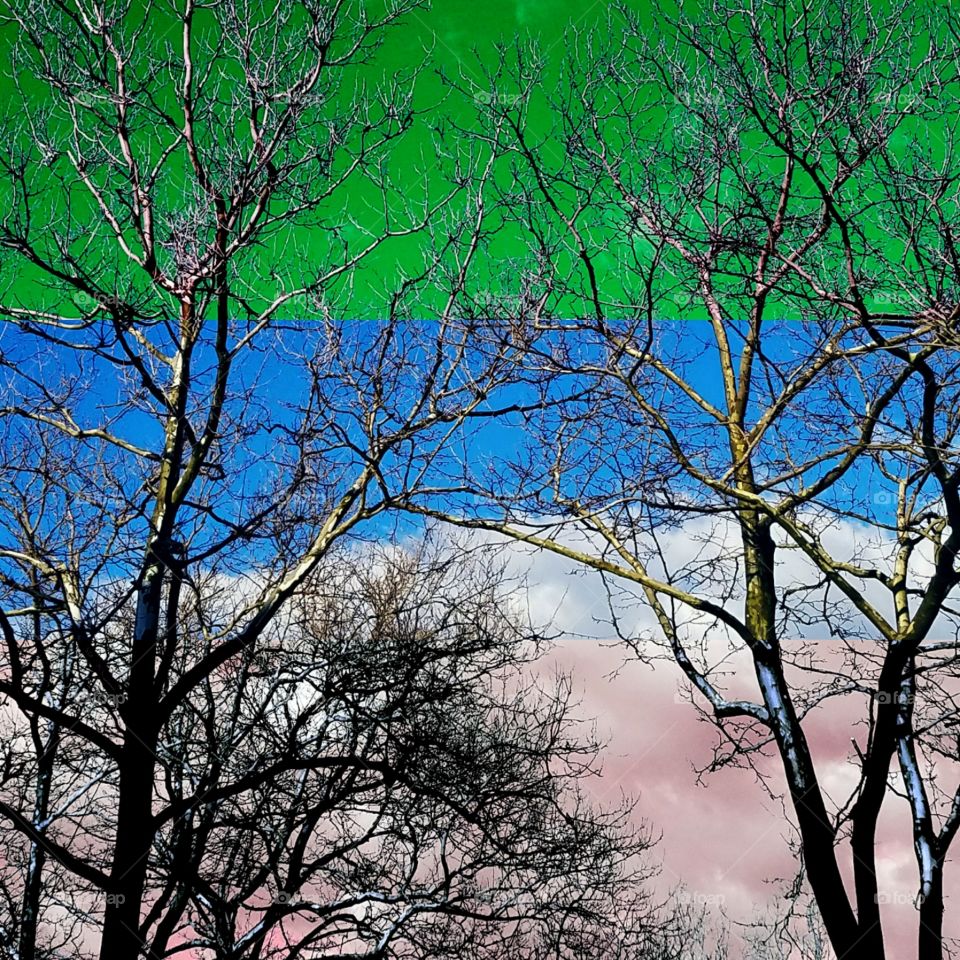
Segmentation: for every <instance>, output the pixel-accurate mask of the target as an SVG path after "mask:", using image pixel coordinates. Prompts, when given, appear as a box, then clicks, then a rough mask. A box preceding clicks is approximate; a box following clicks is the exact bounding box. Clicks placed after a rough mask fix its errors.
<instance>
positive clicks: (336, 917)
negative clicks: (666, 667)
mask: <svg viewBox="0 0 960 960" xmlns="http://www.w3.org/2000/svg"><path fill="white" fill-rule="evenodd" d="M510 586H511V584H509V583H508V582H507V581H505V580H504V579H503V577H502V575H501V574H500V572H499V570H498V568H497V566H496V565H494V564H493V563H492V562H491V560H490V559H489V557H484V556H483V555H481V554H477V553H473V554H465V553H464V552H462V551H457V550H452V549H449V548H447V549H444V550H442V552H441V550H440V548H439V547H437V546H434V545H431V544H430V543H426V544H420V545H419V546H417V547H416V552H415V553H411V552H408V551H404V550H402V549H399V548H395V549H390V550H386V549H378V550H373V549H360V550H354V551H352V552H348V551H341V552H339V553H337V554H336V555H332V554H331V555H328V556H327V558H326V559H325V562H324V563H323V564H322V565H321V566H320V567H319V568H318V569H317V570H316V571H315V572H314V573H313V574H312V575H311V576H310V577H309V578H308V579H307V581H306V582H305V583H304V584H303V585H302V587H301V588H300V589H299V590H298V591H297V593H296V594H295V595H294V597H293V598H292V600H291V603H290V605H289V606H288V608H287V610H286V612H285V615H283V616H282V617H281V618H280V619H279V620H277V621H275V622H274V623H273V625H272V626H271V628H269V629H268V630H266V631H265V633H264V635H263V637H262V638H261V641H260V643H258V644H257V645H255V646H254V645H250V646H247V647H245V648H244V650H243V651H242V652H241V654H240V655H239V656H237V657H236V658H233V659H232V660H231V661H229V662H227V663H225V664H224V665H223V667H222V669H220V670H218V671H216V672H215V673H213V674H211V675H208V676H206V677H205V678H204V680H203V682H202V683H200V684H198V685H197V686H196V687H195V688H194V689H193V690H192V691H191V693H190V695H189V696H188V697H186V698H185V700H184V702H183V703H182V704H181V705H179V706H178V708H177V709H176V710H175V711H174V712H173V714H172V715H171V717H170V719H169V720H168V721H167V722H166V723H165V724H164V725H163V728H162V729H161V731H160V735H159V737H158V743H157V748H156V774H155V799H154V804H153V826H154V840H153V844H152V847H151V850H150V852H149V855H148V858H147V871H146V874H147V879H146V884H145V893H144V904H143V906H144V915H143V917H142V920H141V922H140V924H139V932H140V936H141V937H142V938H143V939H144V940H145V941H147V946H146V948H145V950H144V953H146V955H148V956H157V957H160V956H190V957H213V958H218V960H225V958H236V960H240V958H264V960H266V958H270V957H284V958H288V957H289V958H293V957H301V956H317V955H322V956H332V955H340V954H344V953H347V954H349V955H351V956H371V957H374V956H376V957H379V956H405V957H442V956H451V957H452V956H475V957H483V956H491V957H493V956H496V957H503V956H523V957H537V956H545V955H549V956H564V955H580V954H578V953H577V949H578V948H579V946H580V945H582V944H584V943H593V944H601V943H606V944H608V945H614V944H616V949H615V950H614V951H612V952H611V953H610V955H611V956H617V955H622V956H629V957H639V956H653V955H654V954H653V951H654V950H663V951H665V952H664V953H663V954H660V955H665V956H677V955H679V951H680V949H681V947H680V944H679V942H678V935H679V926H678V921H679V919H680V918H671V917H669V916H668V915H666V914H661V915H658V913H657V910H656V905H655V903H654V902H653V901H652V899H651V898H650V896H649V894H646V893H645V892H644V886H643V884H642V883H641V882H640V881H641V880H642V879H644V878H645V876H646V874H647V870H648V868H647V867H646V866H645V865H644V863H643V860H642V858H641V856H642V854H643V852H644V850H645V849H646V848H647V847H648V845H649V841H648V840H647V839H646V837H645V835H643V834H641V833H637V832H636V831H635V829H633V828H631V827H630V826H629V820H628V818H629V815H630V809H629V807H624V808H622V809H620V810H618V811H611V812H610V813H607V814H601V813H597V812H595V811H594V810H592V809H591V807H590V805H589V804H588V803H587V801H586V800H585V796H584V794H583V792H582V787H581V781H582V780H583V779H584V778H586V777H589V776H591V775H592V774H593V766H594V764H595V762H596V756H597V753H596V746H595V745H592V744H591V743H590V742H589V739H588V738H587V736H586V732H585V731H583V730H578V729H577V727H578V726H579V724H577V723H575V722H574V720H573V718H572V714H571V712H570V707H571V701H570V698H569V683H568V682H567V680H566V679H565V678H563V677H556V676H554V677H553V678H552V679H548V678H546V677H544V678H542V679H539V680H538V679H537V676H536V674H535V672H534V670H533V666H534V664H535V661H536V659H537V658H538V657H539V655H540V653H541V652H542V645H543V640H542V638H541V637H540V636H539V635H538V634H537V633H535V632H532V631H531V629H530V628H528V627H526V626H525V625H524V621H523V620H522V618H521V614H522V608H521V607H520V605H519V603H518V602H517V600H516V599H511V598H510V596H509V595H508V588H509V587H510ZM247 587H248V585H244V584H237V583H234V584H230V583H225V582H224V579H223V578H222V577H217V576H206V577H203V578H202V580H198V582H196V583H195V584H194V585H193V589H192V591H191V592H192V594H193V600H192V602H191V604H187V605H186V609H185V610H183V611H182V620H181V622H180V631H181V634H180V635H181V645H182V648H185V649H189V648H191V647H193V646H195V645H199V644H202V642H203V641H202V633H203V631H204V628H205V623H206V622H208V621H209V620H212V619H214V618H217V617H218V616H224V617H229V616H231V613H230V611H231V608H232V607H234V606H235V605H236V604H238V603H242V602H243V597H242V596H238V594H242V593H244V592H247V593H248V592H249V589H247ZM201 598H202V603H200V602H199V601H200V599H201ZM192 604H196V607H195V609H193V610H191V609H190V607H191V605H192ZM200 611H202V615H200ZM115 619H116V618H115ZM127 619H128V621H129V623H128V625H127V626H125V627H124V629H122V630H117V631H116V633H115V634H114V638H115V640H116V641H117V642H120V641H122V638H123V637H124V636H125V635H126V634H127V632H128V630H129V625H132V622H133V613H132V611H131V612H130V615H129V617H128V618H127ZM47 641H48V643H47V646H48V648H52V649H60V648H64V649H67V650H69V649H70V644H71V641H70V637H69V636H68V635H64V636H63V637H61V638H58V639H57V640H54V638H52V637H47ZM184 659H186V658H184ZM178 666H179V665H175V667H174V669H175V670H177V668H178ZM83 713H84V716H85V717H86V718H87V722H90V723H93V722H95V723H96V726H97V727H98V728H99V729H102V730H107V731H109V730H112V729H114V728H116V727H119V725H120V718H119V717H118V715H117V710H116V709H115V706H114V705H113V704H110V703H105V702H104V701H103V700H100V701H99V702H96V701H88V702H86V703H85V704H84V710H83ZM100 764H101V766H102V767H103V768H104V769H105V770H107V771H109V763H108V761H107V759H106V758H101V759H100ZM55 772H56V774H57V776H56V777H55V779H54V780H53V783H52V785H51V788H50V794H51V796H52V797H53V798H54V799H57V798H59V797H60V796H61V795H62V794H63V793H64V792H65V784H66V782H67V780H66V779H65V777H64V774H65V764H63V763H60V764H58V765H56V766H55ZM37 782H40V779H39V778H37ZM104 782H105V789H103V790H99V791H98V790H94V789H87V790H85V791H84V792H83V795H82V796H78V795H73V796H71V798H70V803H69V813H67V809H66V808H67V804H66V803H62V804H61V807H60V808H59V809H58V810H57V811H56V812H55V813H54V815H53V816H50V817H49V820H50V829H49V834H51V835H59V834H60V833H61V832H63V831H64V830H65V829H66V828H67V824H68V822H72V823H74V824H80V825H81V826H82V827H83V828H84V832H85V833H86V834H87V835H90V834H94V833H95V832H96V829H97V827H96V824H97V823H98V822H102V821H104V819H105V820H106V826H107V827H108V828H109V827H110V826H111V824H110V818H109V817H106V818H104V816H103V808H104V804H105V803H108V802H109V801H110V798H111V796H112V794H113V790H112V786H111V784H110V783H109V773H108V774H107V776H105V777H104ZM71 839H72V842H73V844H77V843H78V841H79V838H78V837H76V836H75V837H72V838H71ZM109 860H110V851H109V847H108V846H106V845H104V846H103V847H102V848H100V846H99V844H96V843H94V844H93V847H92V849H91V851H90V853H89V854H88V856H87V858H86V863H87V865H88V866H89V867H90V868H91V869H100V864H101V863H103V864H104V866H105V865H106V864H108V863H109ZM64 872H65V871H64V870H63V869H62V866H61V865H59V864H58V863H54V864H52V865H51V867H50V870H49V871H48V873H53V874H59V875H60V879H61V882H62V880H63V876H62V875H63V874H64ZM32 876H33V875H32V874H31V873H27V874H26V876H25V877H24V879H23V884H24V886H26V885H27V884H29V883H30V881H31V879H32ZM66 886H67V887H68V889H69V888H70V887H71V886H72V887H73V888H74V890H76V889H77V888H79V889H80V890H81V891H82V890H83V889H84V887H87V889H88V891H89V885H88V884H85V883H84V879H83V878H82V877H71V878H69V879H68V882H67V883H66ZM36 904H37V907H38V908H39V911H38V912H41V913H42V912H43V910H44V908H46V910H47V911H48V912H49V910H50V908H51V902H50V897H49V893H48V894H47V895H45V896H38V897H37V900H36ZM68 916H70V919H71V920H72V921H73V922H72V924H70V925H68V929H70V930H71V932H73V934H74V935H75V938H76V939H75V940H74V942H73V943H72V944H71V945H70V947H71V949H70V955H73V956H76V955H86V954H87V951H86V950H84V944H83V937H84V935H86V936H87V938H88V939H89V940H90V941H93V940H94V939H95V938H94V937H93V936H91V933H94V932H95V930H96V927H97V925H98V921H99V916H98V915H97V913H96V911H95V910H90V909H89V908H88V909H87V910H84V909H83V908H82V906H81V908H80V909H77V910H75V911H73V913H72V915H71V914H68ZM30 919H31V918H30V917H26V916H24V917H22V918H21V921H22V922H23V923H24V925H25V926H26V925H27V924H28V923H29V921H30ZM655 920H663V921H664V922H665V923H666V926H665V927H664V929H660V928H659V927H658V925H657V924H655V922H654V921H655ZM40 947H41V949H48V951H49V952H48V954H46V955H49V956H66V955H67V953H66V952H65V951H64V950H63V949H62V948H60V952H58V946H57V944H56V943H54V944H52V945H49V946H48V944H47V943H44V942H43V941H42V940H41V943H40ZM617 951H619V954H618V953H617ZM666 951H669V952H666ZM13 955H17V954H13ZM19 955H20V956H26V954H23V953H20V954H19ZM34 955H41V954H38V953H35V954H34Z"/></svg>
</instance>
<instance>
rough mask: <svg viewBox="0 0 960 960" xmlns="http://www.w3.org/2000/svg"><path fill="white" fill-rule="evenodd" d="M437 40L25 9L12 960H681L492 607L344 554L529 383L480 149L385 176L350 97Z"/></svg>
mask: <svg viewBox="0 0 960 960" xmlns="http://www.w3.org/2000/svg"><path fill="white" fill-rule="evenodd" d="M414 7H415V4H412V3H405V2H401V3H390V4H386V5H384V7H383V9H382V10H380V12H379V13H375V12H373V11H372V8H371V6H370V5H367V4H361V3H352V2H348V3H344V2H335V3H332V4H319V3H313V2H304V3H289V4H287V3H284V4H276V3H246V2H243V0H236V2H234V0H231V2H220V3H194V2H193V0H186V2H185V3H183V4H179V5H176V6H168V5H166V4H146V5H140V4H134V3H130V4H122V3H77V4H73V3H47V2H27V3H23V4H5V6H4V17H5V21H4V31H5V34H4V35H5V37H9V35H10V34H11V33H12V35H13V40H12V46H11V48H10V49H11V51H12V53H11V67H10V75H9V77H8V80H9V81H10V86H9V94H10V97H11V99H12V104H13V105H12V107H11V108H10V109H7V110H5V111H4V114H5V134H6V136H5V142H6V144H7V149H6V150H5V151H4V155H3V158H2V161H0V163H2V168H3V174H4V178H3V187H2V190H3V197H4V204H3V208H4V209H3V218H2V223H0V248H2V250H3V261H2V282H3V288H2V294H0V316H2V318H3V321H4V330H3V338H2V343H0V350H2V353H0V367H2V376H3V399H2V403H0V449H2V458H3V464H4V472H3V476H2V479H0V603H2V612H0V631H2V641H3V656H2V666H0V695H2V698H3V704H4V711H5V713H4V724H5V736H8V737H9V740H8V749H7V752H6V754H5V764H4V766H3V769H2V780H3V787H2V798H0V816H2V817H3V819H4V821H5V827H6V829H7V830H9V831H11V833H13V834H14V835H16V836H17V837H18V839H15V840H13V841H12V842H11V843H10V844H9V845H8V850H9V854H8V855H7V856H6V857H5V859H4V862H3V880H4V884H3V894H2V896H3V904H2V906H3V917H4V920H3V925H2V931H0V937H2V946H3V949H4V951H5V955H7V956H9V957H18V958H20V960H33V958H35V957H47V958H53V957H75V956H80V955H91V956H92V955H99V956H100V957H101V958H103V960H133V958H136V957H141V956H145V957H153V958H159V957H169V956H188V957H211V958H213V957H216V958H219V960H227V958H232V960H240V958H250V960H254V958H264V960H265V958H267V957H284V958H294V957H308V956H309V957H318V956H334V955H340V953H341V951H346V952H349V953H350V954H351V955H354V956H369V957H385V956H409V957H414V956H416V957H440V956H498V957H501V956H514V955H516V956H525V957H538V956H546V955H548V954H549V955H550V956H554V957H556V956H572V955H579V954H580V953H582V951H584V950H587V951H588V952H599V953H603V954H604V955H607V956H617V955H621V954H622V955H624V956H630V957H634V956H639V955H640V954H641V952H643V953H644V955H650V956H654V955H661V956H669V955H672V954H671V953H670V951H672V950H674V949H675V948H676V949H679V945H678V942H677V941H676V940H673V941H671V937H673V936H674V933H675V931H672V930H671V929H666V928H665V929H664V931H662V932H659V933H657V932H655V931H654V929H653V927H652V923H651V919H650V918H651V916H652V914H651V911H652V909H653V906H652V905H651V903H650V902H649V900H647V899H646V898H645V897H644V896H643V894H642V891H641V890H640V887H639V886H638V882H639V880H641V879H642V877H643V875H644V870H645V869H646V868H641V865H640V864H639V862H638V861H637V860H636V856H637V855H638V854H639V853H641V852H642V851H643V850H644V849H645V848H646V847H647V846H648V841H647V840H646V839H645V838H644V837H643V836H639V835H634V834H631V832H630V830H629V829H628V827H627V825H626V824H625V822H624V817H625V815H626V814H625V812H624V811H620V812H619V813H617V812H612V813H609V814H602V813H597V812H594V811H592V810H591V809H590V808H589V806H588V805H587V804H586V803H585V802H584V801H583V799H582V796H581V795H580V793H579V792H578V790H579V788H578V787H577V782H578V781H579V779H580V778H581V777H583V776H586V775H588V774H589V771H590V768H591V764H592V762H593V761H592V759H591V758H592V756H593V754H592V753H591V748H590V747H589V744H587V743H584V744H579V743H578V741H577V740H576V739H575V738H573V734H572V728H571V727H570V723H571V719H570V716H569V711H568V708H567V693H566V691H565V689H564V688H563V686H562V685H561V686H560V687H555V686H549V685H545V686H544V687H543V689H540V690H537V689H534V688H532V687H531V678H530V675H529V674H528V675H524V674H523V673H522V671H521V667H523V666H524V665H525V664H526V663H527V661H528V660H529V658H530V650H529V648H528V644H527V642H526V640H525V638H524V635H523V633H522V631H521V630H520V628H519V627H518V625H517V622H516V621H515V619H514V618H512V615H510V614H508V612H507V609H508V607H509V604H508V603H507V601H506V600H505V599H504V598H503V597H501V595H500V592H499V588H498V585H497V583H496V580H495V578H493V579H491V576H490V574H489V572H484V571H483V570H482V569H478V568H477V567H476V566H475V562H471V561H470V560H469V559H468V558H467V557H466V556H465V555H462V554H451V555H450V556H448V557H446V558H444V559H443V560H441V559H439V558H437V557H433V558H432V559H430V558H419V559H417V558H415V561H411V560H409V559H404V558H403V557H402V556H388V555H384V556H382V557H381V558H380V560H379V561H378V560H377V559H376V557H375V556H374V554H373V553H363V551H360V552H356V551H357V550H358V547H357V543H358V542H359V541H358V539H357V538H358V537H360V536H361V531H362V530H366V534H364V536H366V537H367V538H368V539H377V538H384V537H387V536H388V535H396V530H395V529H393V530H391V528H390V527H389V526H388V525H387V522H386V520H385V518H384V511H385V509H386V508H387V507H388V506H390V505H391V504H392V503H394V502H397V501H400V502H402V501H403V500H404V499H405V498H406V497H408V496H409V495H410V493H411V492H412V491H413V490H414V489H423V488H424V485H425V484H426V482H427V480H426V477H427V476H428V474H429V471H430V470H431V468H432V467H433V465H434V464H435V463H437V462H439V461H440V459H441V458H442V457H443V455H444V453H443V452H444V449H445V445H446V443H447V441H448V439H449V437H450V435H451V433H452V432H453V431H455V429H456V428H457V427H458V426H459V425H462V424H463V423H464V422H465V421H466V420H467V419H471V418H474V417H478V418H480V419H481V420H486V419H488V418H490V417H492V416H494V415H495V414H496V413H497V412H498V411H497V408H496V407H495V406H494V405H493V403H492V400H491V398H492V397H493V396H494V395H495V394H496V392H497V390H498V388H499V387H501V386H502V385H504V384H516V383H517V379H518V376H519V375H520V371H519V368H518V363H519V361H520V359H521V358H522V350H521V348H522V346H523V345H524V341H523V338H522V337H520V336H518V333H517V330H516V329H513V328H510V327H503V326H501V325H497V326H494V325H492V324H486V323H483V322H481V321H472V320H463V319H462V314H461V313H460V312H459V311H458V310H457V309H456V305H457V302H458V298H459V297H460V296H461V294H462V293H463V291H464V290H466V289H467V287H468V281H469V277H470V275H471V270H472V263H473V259H474V255H475V252H476V249H477V239H478V236H479V233H480V231H481V224H482V211H483V192H484V190H485V189H486V183H487V179H488V173H489V164H490V160H491V158H492V157H493V156H494V155H495V154H496V149H495V148H494V146H493V145H490V144H488V145H486V146H482V147H481V146H478V147H477V149H476V151H475V152H474V153H473V154H471V153H470V151H469V150H466V149H464V150H460V151H458V153H457V155H456V156H445V155H443V154H442V150H440V146H439V145H438V148H437V149H438V151H440V152H439V153H437V154H435V155H434V156H432V157H431V158H430V163H431V169H430V176H429V178H427V177H426V176H425V175H424V177H423V179H422V180H421V181H420V184H419V185H417V184H415V183H414V182H413V179H412V178H413V175H414V173H415V171H414V170H413V168H412V167H411V165H410V164H409V163H405V164H403V165H402V167H401V169H402V173H401V174H400V176H399V177H396V176H395V175H394V172H393V169H392V166H391V163H390V162H389V161H390V158H391V156H392V155H393V152H394V151H396V150H398V149H400V148H399V147H398V146H397V143H396V142H398V141H399V140H400V139H401V138H402V137H403V136H404V134H405V133H407V131H408V130H409V129H410V128H411V124H412V123H413V119H414V109H413V106H412V101H411V89H412V86H411V85H412V83H413V82H414V80H415V76H416V73H417V71H418V69H419V68H418V67H417V66H416V65H414V68H413V69H412V70H411V71H410V72H409V75H408V76H406V77H404V78H400V79H392V78H386V79H384V80H383V81H382V82H380V83H373V82H367V79H368V76H369V75H367V74H364V73H362V72H359V73H358V72H357V70H358V68H359V67H361V66H363V65H364V64H368V63H370V62H371V59H372V58H373V57H374V55H375V53H376V50H377V48H378V44H379V43H380V42H381V40H382V39H383V37H384V36H388V35H389V31H390V29H391V27H392V26H393V25H394V24H395V23H397V22H399V20H400V19H401V18H402V16H403V15H404V14H407V13H409V12H411V11H412V10H413V9H414ZM8 106H9V105H8ZM388 248H389V250H390V251H392V252H390V253H389V254H388V253H386V252H385V251H387V250H388ZM380 257H383V258H386V259H378V258H380ZM360 264H371V265H372V266H370V271H371V272H367V273H365V274H363V279H362V282H361V280H360V279H358V276H359V275H358V273H357V268H358V266H359V265H360ZM385 264H389V265H390V269H389V275H388V279H386V280H382V279H381V280H380V281H377V282H376V283H374V282H373V280H372V278H374V277H377V276H381V277H382V273H381V272H380V271H383V270H384V269H385V268H384V265H385ZM378 284H379V285H378ZM357 285H362V287H363V290H362V296H361V297H359V298H358V299H354V293H355V287H356V286H357ZM441 293H442V295H441ZM432 301H436V302H437V304H438V306H437V308H436V309H435V310H434V312H433V314H432V317H433V322H432V323H430V324H429V325H417V324H414V323H410V322H405V318H407V317H408V315H409V314H410V313H411V311H412V309H413V307H412V306H411V305H412V304H421V303H425V302H432ZM358 302H362V303H364V304H366V306H367V307H368V308H372V305H375V306H376V310H377V313H378V314H379V319H378V321H377V322H376V323H371V324H364V323H344V322H342V318H343V317H344V316H345V315H349V313H350V311H351V310H352V309H354V307H355V304H356V303H358ZM298 311H300V312H301V313H302V314H306V315H309V316H311V317H314V318H315V321H314V322H313V323H312V324H309V325H308V324H297V323H292V322H291V323H286V322H284V321H285V320H288V319H289V318H290V317H291V316H293V317H295V316H296V315H297V312H298ZM504 402H505V404H506V406H507V407H508V408H509V409H513V410H517V409H521V407H522V404H518V401H517V400H516V398H508V399H507V400H505V401H504ZM348 541H349V542H350V543H351V544H352V546H351V547H350V548H349V549H348V548H347V546H345V544H346V543H347V542H348ZM351 550H352V551H354V552H351ZM421 561H423V562H422V563H421ZM378 564H379V567H378V566H377V565H378ZM374 571H377V572H376V573H375V572H374ZM471 571H472V572H471ZM671 944H672V945H671ZM655 950H656V951H660V953H659V954H655V953H654V952H653V951H655Z"/></svg>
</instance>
